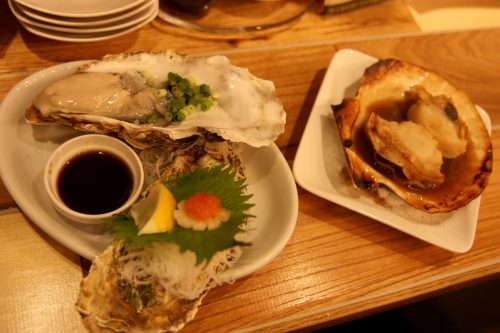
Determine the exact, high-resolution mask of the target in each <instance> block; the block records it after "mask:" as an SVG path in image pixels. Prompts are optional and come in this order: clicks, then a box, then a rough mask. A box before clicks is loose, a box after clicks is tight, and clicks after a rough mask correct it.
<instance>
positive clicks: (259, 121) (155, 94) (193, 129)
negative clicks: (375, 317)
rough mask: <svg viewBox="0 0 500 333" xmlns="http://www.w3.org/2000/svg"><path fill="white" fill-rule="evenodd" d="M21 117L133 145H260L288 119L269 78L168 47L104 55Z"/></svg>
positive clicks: (42, 95)
mask: <svg viewBox="0 0 500 333" xmlns="http://www.w3.org/2000/svg"><path fill="white" fill-rule="evenodd" d="M171 75H172V77H173V79H174V80H177V81H178V82H177V83H178V84H177V86H174V87H172V85H171V81H170V77H171ZM180 81H182V82H180ZM179 82H180V83H179ZM183 93H184V94H185V96H186V97H185V100H182V101H181V100H180V97H179V94H183ZM178 102H180V103H181V105H179V103H178ZM179 109H181V112H178V111H179ZM172 115H174V116H176V117H173V118H172ZM181 116H182V117H181ZM26 120H27V121H28V122H29V123H32V124H41V123H51V122H56V123H63V124H67V125H70V126H73V127H74V128H76V129H79V130H84V131H90V132H96V133H103V134H115V135H118V136H120V137H122V138H123V139H125V140H126V141H128V142H129V143H130V144H131V145H133V146H135V147H137V148H146V147H151V146H155V145H162V144H165V143H172V142H173V141H175V140H180V139H185V138H189V137H192V136H200V135H204V134H206V133H213V134H215V137H220V138H222V139H224V140H228V141H232V142H242V143H246V144H249V145H251V146H254V147H261V146H265V145H269V144H271V143H272V142H273V141H274V140H275V139H276V138H277V137H278V135H279V134H281V133H282V132H283V131H284V125H285V120H286V115H285V112H284V110H283V106H282V104H281V102H280V101H279V99H278V98H277V97H276V94H275V87H274V84H273V83H272V82H271V81H267V80H262V79H259V78H257V77H255V76H254V75H252V74H251V73H250V72H249V71H248V70H247V69H244V68H241V67H237V66H234V65H232V64H230V63H229V60H228V59H227V58H226V57H224V56H220V55H219V56H211V57H201V56H200V57H197V56H187V55H180V54H178V53H175V52H173V51H170V50H168V51H164V52H160V53H145V52H140V53H130V54H117V55H108V56H105V57H104V58H103V59H102V60H100V61H93V62H90V63H88V64H85V65H83V66H81V67H80V68H78V69H77V71H76V73H75V74H73V75H70V76H68V77H65V78H62V79H60V80H59V81H56V82H54V83H52V84H51V85H50V86H48V87H47V88H46V89H45V90H44V91H42V92H41V93H40V94H39V95H38V96H37V97H36V98H35V99H34V101H33V104H32V105H31V106H30V107H29V108H28V109H27V110H26Z"/></svg>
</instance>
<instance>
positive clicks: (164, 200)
mask: <svg viewBox="0 0 500 333" xmlns="http://www.w3.org/2000/svg"><path fill="white" fill-rule="evenodd" d="M175 206H176V201H175V198H174V196H173V195H172V193H170V191H169V190H168V188H167V187H166V186H165V185H163V184H162V183H156V184H155V185H153V186H152V187H151V189H150V190H149V193H148V194H147V196H146V197H145V198H144V199H142V200H141V201H139V202H138V203H136V204H134V205H133V206H132V208H131V209H130V215H132V218H133V219H134V221H135V223H136V224H137V226H138V228H139V233H138V234H139V235H142V234H153V233H158V232H166V231H169V230H170V229H172V228H173V227H174V224H175V222H174V210H175Z"/></svg>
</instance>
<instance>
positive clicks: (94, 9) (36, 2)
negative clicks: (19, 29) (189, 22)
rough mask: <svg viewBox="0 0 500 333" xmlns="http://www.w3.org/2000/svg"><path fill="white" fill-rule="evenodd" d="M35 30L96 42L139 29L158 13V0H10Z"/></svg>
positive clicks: (54, 36) (25, 23) (68, 39)
mask: <svg viewBox="0 0 500 333" xmlns="http://www.w3.org/2000/svg"><path fill="white" fill-rule="evenodd" d="M8 1H9V6H10V9H11V10H12V12H13V13H14V15H15V16H16V18H17V19H18V20H19V22H20V23H21V24H22V25H23V26H24V27H25V28H26V29H27V30H28V31H29V32H31V33H33V34H35V35H38V36H42V37H46V38H51V39H55V40H60V41H65V42H92V41H99V40H103V39H109V38H112V37H117V36H120V35H123V34H126V33H129V32H131V31H133V30H136V29H138V28H140V27H142V26H144V25H146V24H147V23H149V22H150V21H151V20H153V19H154V18H155V17H156V15H157V14H158V0H106V1H102V0H71V1H60V0H8Z"/></svg>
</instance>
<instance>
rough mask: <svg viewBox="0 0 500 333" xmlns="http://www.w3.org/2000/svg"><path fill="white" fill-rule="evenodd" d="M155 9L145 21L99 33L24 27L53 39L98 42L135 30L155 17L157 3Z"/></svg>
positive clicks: (27, 24) (25, 25) (24, 24)
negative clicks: (76, 32)
mask: <svg viewBox="0 0 500 333" xmlns="http://www.w3.org/2000/svg"><path fill="white" fill-rule="evenodd" d="M154 6H155V7H154V8H155V10H154V12H153V13H152V15H151V16H149V17H147V18H146V19H144V20H143V21H141V22H139V23H137V24H136V25H133V26H131V27H128V28H123V29H118V30H112V31H107V32H97V33H79V34H75V33H70V32H60V31H52V30H48V29H43V28H40V27H36V26H34V25H31V24H29V23H23V22H21V24H22V25H23V27H24V28H25V29H26V30H28V31H29V32H30V33H32V34H34V35H37V36H40V37H45V38H49V39H53V40H58V41H62V42H73V43H86V42H97V41H101V40H106V39H110V38H115V37H118V36H122V35H125V34H128V33H130V32H132V31H134V30H137V29H139V28H141V27H143V26H145V25H146V24H148V23H149V22H151V21H152V20H154V19H155V17H156V15H157V13H158V6H157V5H156V4H155V5H154Z"/></svg>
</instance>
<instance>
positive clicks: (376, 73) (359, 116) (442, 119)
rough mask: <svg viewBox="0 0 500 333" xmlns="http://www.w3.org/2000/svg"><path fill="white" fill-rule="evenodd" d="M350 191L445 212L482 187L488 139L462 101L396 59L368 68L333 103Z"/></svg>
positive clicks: (442, 83) (488, 164)
mask: <svg viewBox="0 0 500 333" xmlns="http://www.w3.org/2000/svg"><path fill="white" fill-rule="evenodd" d="M333 110H334V114H335V119H336V122H337V125H338V128H339V131H340V136H341V139H342V142H343V148H344V152H345V154H346V157H347V162H348V165H349V168H350V171H351V175H352V180H353V183H354V186H355V187H357V188H360V189H366V190H373V191H377V190H378V188H379V187H380V186H385V187H388V188H389V189H391V190H392V191H393V192H394V193H395V194H396V195H397V196H399V197H400V198H402V199H403V200H404V201H406V202H407V203H408V204H410V205H411V206H413V207H415V208H417V209H420V210H423V211H426V212H429V213H437V212H450V211H453V210H455V209H457V208H460V207H462V206H465V205H467V204H468V203H469V202H470V201H471V200H473V199H474V198H476V197H478V196H479V195H480V194H481V192H482V191H483V189H484V188H485V186H486V184H487V182H488V177H489V175H490V173H491V171H492V161H493V159H492V148H491V140H490V136H489V133H488V130H487V128H486V127H485V125H484V122H483V119H482V117H481V115H480V114H479V112H478V110H477V109H476V107H475V105H474V104H473V103H472V102H471V100H470V99H469V97H468V96H467V95H466V94H465V93H464V92H463V91H461V90H459V89H458V88H456V87H454V86H453V85H452V84H450V83H449V82H448V81H446V80H445V79H443V78H442V77H440V76H438V75H436V74H434V73H432V72H429V71H427V70H425V69H423V68H421V67H418V66H415V65H411V64H408V63H405V62H402V61H400V60H395V59H384V60H380V61H378V62H376V63H375V64H373V65H372V66H370V67H368V68H367V69H366V70H365V72H364V75H363V77H362V79H361V82H360V86H359V89H358V92H357V95H356V96H355V97H352V98H345V99H344V100H343V101H342V103H341V104H340V105H335V106H333Z"/></svg>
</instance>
